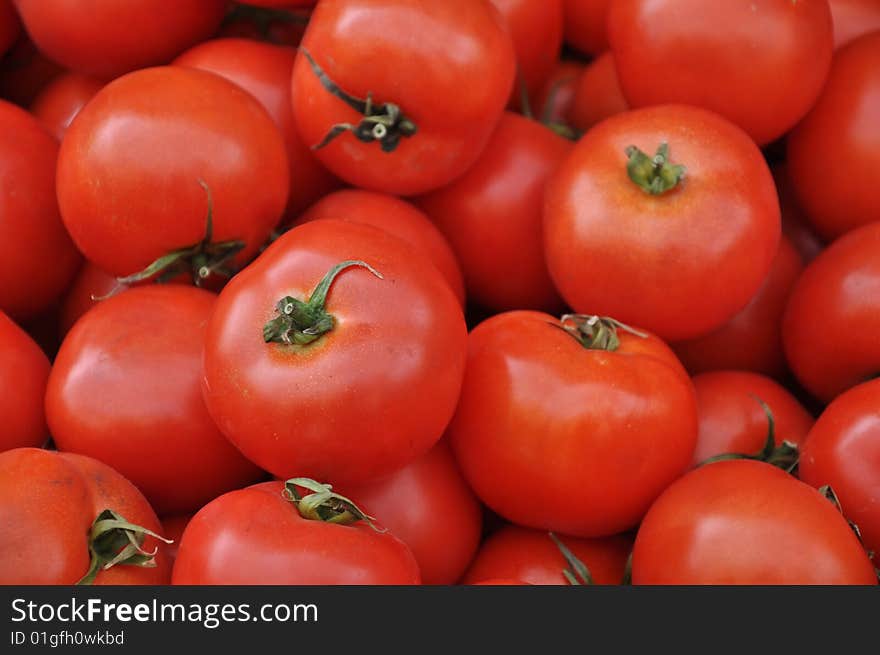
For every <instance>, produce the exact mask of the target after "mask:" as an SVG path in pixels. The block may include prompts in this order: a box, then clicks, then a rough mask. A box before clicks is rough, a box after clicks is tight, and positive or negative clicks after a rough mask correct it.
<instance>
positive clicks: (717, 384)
mask: <svg viewBox="0 0 880 655" xmlns="http://www.w3.org/2000/svg"><path fill="white" fill-rule="evenodd" d="M694 388H695V389H696V391H697V414H698V416H699V418H700V431H699V436H698V437H697V449H696V450H695V451H694V464H700V463H701V462H705V461H706V460H707V459H709V458H710V457H715V456H716V455H723V454H728V453H737V454H741V455H754V454H756V453H759V452H761V449H762V448H763V447H764V444H765V443H766V442H767V434H768V429H769V427H770V425H769V422H768V417H767V414H766V412H765V410H764V408H763V407H762V405H761V403H762V402H763V403H765V404H766V405H767V408H768V409H769V410H770V413H771V414H772V416H773V432H774V437H775V443H776V445H777V446H781V445H782V443H783V441H787V442H789V443H791V444H794V445H795V446H802V445H803V443H804V440H805V439H806V437H807V432H809V431H810V428H811V427H812V426H813V417H812V416H811V415H810V413H809V412H808V411H807V410H806V409H804V407H803V405H801V404H800V403H799V402H798V400H797V399H796V398H795V397H794V396H792V395H791V394H790V393H789V392H788V391H786V390H785V388H784V387H782V386H781V385H780V384H779V383H777V382H775V381H773V380H771V379H770V378H767V377H764V376H763V375H758V374H756V373H747V372H745V371H716V372H713V373H704V374H703V375H698V376H696V377H695V378H694Z"/></svg>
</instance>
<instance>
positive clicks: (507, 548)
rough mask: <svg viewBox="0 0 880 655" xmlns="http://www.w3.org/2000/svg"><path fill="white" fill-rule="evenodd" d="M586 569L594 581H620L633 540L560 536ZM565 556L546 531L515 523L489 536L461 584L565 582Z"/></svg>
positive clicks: (560, 583) (563, 583)
mask: <svg viewBox="0 0 880 655" xmlns="http://www.w3.org/2000/svg"><path fill="white" fill-rule="evenodd" d="M559 538H560V539H561V540H562V542H563V543H564V544H565V546H566V547H567V548H568V549H569V550H570V551H571V552H572V553H573V554H574V555H575V557H577V558H578V559H579V560H580V561H581V562H583V563H584V564H585V565H586V567H587V568H588V569H589V571H590V574H591V576H592V578H593V583H594V584H601V585H616V584H620V583H621V581H622V580H623V574H624V569H625V568H626V560H627V558H628V557H629V553H630V550H631V549H632V541H631V540H630V539H628V538H626V537H622V536H616V537H607V538H605V539H576V538H574V537H559ZM567 566H568V564H567V562H566V560H565V556H564V555H563V554H562V551H561V550H560V549H559V547H558V546H557V545H556V544H555V543H554V542H553V539H552V538H551V537H550V535H549V534H547V533H546V532H542V531H539V530H527V529H526V528H520V527H517V526H514V525H510V526H507V527H504V528H501V529H500V530H499V531H498V532H496V533H495V534H493V535H492V536H491V537H489V538H488V539H487V540H486V542H485V543H484V544H483V546H482V547H481V548H480V552H479V553H477V557H476V558H475V559H474V563H473V564H471V567H470V568H469V569H468V571H467V573H466V574H465V576H464V579H463V580H462V582H463V584H499V583H498V582H497V580H498V579H499V578H500V579H502V580H504V579H508V580H510V579H512V580H514V582H512V583H511V582H508V583H506V584H523V583H527V584H534V585H566V584H569V583H568V581H567V580H566V578H565V576H564V575H563V573H562V572H563V571H564V570H565V569H566V568H567Z"/></svg>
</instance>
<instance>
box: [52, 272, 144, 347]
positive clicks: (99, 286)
mask: <svg viewBox="0 0 880 655" xmlns="http://www.w3.org/2000/svg"><path fill="white" fill-rule="evenodd" d="M127 288H128V287H127V286H126V285H121V284H119V282H117V280H116V278H115V277H113V276H112V275H110V274H109V273H107V272H106V271H102V270H101V269H100V268H98V267H97V266H95V265H94V264H92V263H91V262H85V263H84V264H83V265H82V266H81V267H80V269H79V273H77V274H76V277H75V278H74V279H73V282H72V283H71V285H70V286H69V287H68V288H67V291H66V292H65V294H64V299H63V300H62V302H61V308H60V311H59V314H58V330H59V333H60V335H61V336H62V337H63V336H64V335H65V334H67V333H68V332H70V328H72V327H73V324H74V323H76V322H77V321H78V320H79V317H80V316H82V315H83V314H85V313H86V312H87V311H89V310H90V309H91V308H92V307H94V306H95V305H96V304H97V303H99V302H101V300H102V299H104V298H106V297H109V296H110V295H115V294H116V293H121V292H122V291H124V290H125V289H127Z"/></svg>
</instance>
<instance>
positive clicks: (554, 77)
mask: <svg viewBox="0 0 880 655" xmlns="http://www.w3.org/2000/svg"><path fill="white" fill-rule="evenodd" d="M583 70H584V65H583V64H582V63H581V62H579V61H572V60H569V59H561V60H559V62H557V64H556V68H554V70H553V72H552V73H550V77H548V78H547V81H546V82H544V86H543V87H542V88H541V91H540V93H539V94H538V95H537V96H536V98H535V99H534V100H533V103H532V104H533V111H534V112H535V116H536V117H538V118H540V119H541V122H542V123H547V124H558V123H563V124H564V123H566V122H567V121H568V112H569V111H570V109H571V105H572V103H573V102H574V93H575V87H576V86H577V82H578V80H579V79H580V76H581V73H583Z"/></svg>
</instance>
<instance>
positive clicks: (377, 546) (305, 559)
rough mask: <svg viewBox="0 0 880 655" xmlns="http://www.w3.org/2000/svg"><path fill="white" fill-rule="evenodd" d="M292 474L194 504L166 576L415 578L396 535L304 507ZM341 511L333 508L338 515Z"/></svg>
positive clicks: (213, 580) (345, 580) (351, 581)
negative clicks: (323, 516) (293, 492)
mask: <svg viewBox="0 0 880 655" xmlns="http://www.w3.org/2000/svg"><path fill="white" fill-rule="evenodd" d="M292 482H293V481H289V482H288V483H287V484H285V483H284V482H280V481H275V482H264V483H262V484H257V485H254V486H252V487H248V488H247V489H240V490H238V491H232V492H230V493H227V494H224V495H223V496H220V497H219V498H217V499H216V500H213V501H211V502H210V503H208V505H206V506H205V507H203V508H202V509H201V510H199V511H198V512H197V513H196V515H195V516H194V517H193V518H192V520H191V521H190V522H189V525H188V526H187V528H186V531H185V532H184V533H183V539H182V541H181V543H180V548H179V549H178V552H177V560H176V561H175V563H174V573H173V577H172V582H173V583H174V584H178V585H181V584H184V585H192V584H199V585H218V584H222V585H235V584H247V585H255V584H258V585H266V584H269V585H294V584H295V585H404V584H406V585H409V584H419V582H420V579H419V567H418V564H416V560H415V558H414V557H413V555H412V553H411V552H410V550H409V548H407V547H406V546H405V545H404V544H403V542H402V541H400V540H399V539H397V538H396V537H394V536H392V535H391V533H390V532H380V531H379V529H377V528H376V527H373V526H372V525H371V523H370V521H368V520H358V516H357V515H352V514H351V513H349V515H348V521H345V522H342V523H337V522H334V521H328V520H327V519H321V518H319V516H317V514H316V513H314V512H313V513H311V514H310V513H309V512H308V511H307V510H306V507H305V505H304V503H306V502H307V501H308V500H309V496H308V495H306V494H307V493H308V491H302V490H300V492H299V493H300V495H301V497H302V501H301V502H296V501H295V497H294V496H292V495H291V491H290V489H291V488H292V487H293V484H292ZM314 495H315V494H312V497H314ZM346 500H347V499H346ZM344 507H346V508H349V507H351V505H350V503H349V504H347V505H344ZM326 511H328V512H331V510H330V509H327V510H326ZM342 513H343V510H342V509H336V508H334V509H333V510H332V516H333V517H334V518H336V519H338V518H339V515H340V514H342ZM301 514H302V515H301ZM361 516H362V515H361ZM352 520H353V521H352Z"/></svg>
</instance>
